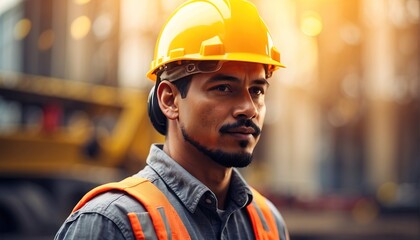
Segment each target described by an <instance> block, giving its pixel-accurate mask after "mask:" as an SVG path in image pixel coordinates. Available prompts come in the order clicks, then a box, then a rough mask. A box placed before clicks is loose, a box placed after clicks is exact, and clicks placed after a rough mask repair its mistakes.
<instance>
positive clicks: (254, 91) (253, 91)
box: [249, 87, 264, 95]
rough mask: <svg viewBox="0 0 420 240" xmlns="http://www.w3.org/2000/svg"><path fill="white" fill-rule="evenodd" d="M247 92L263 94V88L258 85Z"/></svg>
mask: <svg viewBox="0 0 420 240" xmlns="http://www.w3.org/2000/svg"><path fill="white" fill-rule="evenodd" d="M249 92H250V93H251V94H253V95H263V94H264V89H262V88H260V87H253V88H251V89H250V90H249Z"/></svg>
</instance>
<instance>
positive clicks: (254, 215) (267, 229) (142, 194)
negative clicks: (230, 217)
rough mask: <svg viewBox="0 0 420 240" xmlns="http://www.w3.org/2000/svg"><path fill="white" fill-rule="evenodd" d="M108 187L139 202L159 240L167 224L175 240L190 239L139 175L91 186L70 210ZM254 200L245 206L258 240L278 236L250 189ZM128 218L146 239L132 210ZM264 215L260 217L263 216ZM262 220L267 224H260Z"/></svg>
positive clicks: (172, 211) (263, 202) (164, 201)
mask: <svg viewBox="0 0 420 240" xmlns="http://www.w3.org/2000/svg"><path fill="white" fill-rule="evenodd" d="M111 190H119V191H123V192H125V193H127V194H129V195H130V196H132V197H134V198H135V199H136V200H137V201H139V202H140V203H141V204H142V205H143V206H144V208H145V209H146V211H147V212H148V213H149V216H150V218H151V220H152V223H153V226H154V229H155V232H156V235H157V238H158V239H159V240H167V239H168V233H167V231H166V229H167V227H169V229H170V234H171V237H172V239H174V240H188V239H191V238H190V235H189V234H188V231H187V229H186V228H185V226H184V224H183V223H182V220H181V218H180V217H179V216H178V214H177V212H176V210H175V209H174V207H173V206H172V205H171V203H170V202H169V201H168V199H167V198H166V196H165V195H164V194H163V193H162V192H161V191H160V190H159V189H158V188H157V187H156V186H155V185H153V183H151V182H150V181H149V180H147V179H145V178H139V177H128V178H126V179H124V180H122V181H120V182H114V183H108V184H105V185H101V186H99V187H96V188H94V189H93V190H91V191H90V192H88V193H87V194H86V195H85V196H84V197H83V198H82V199H81V200H80V201H79V203H78V204H77V205H76V206H75V207H74V209H73V211H72V213H73V212H75V211H77V210H78V209H80V208H81V207H83V206H84V205H85V204H86V203H87V202H88V201H89V200H91V199H92V198H94V197H95V196H97V195H99V194H101V193H104V192H108V191H111ZM252 193H253V196H254V201H253V202H252V203H251V204H249V205H248V206H247V207H246V209H247V211H248V214H249V216H250V219H251V223H252V227H253V230H254V233H255V238H256V239H257V240H274V239H279V234H278V229H277V225H276V222H275V219H274V217H273V215H272V213H271V210H270V208H269V206H268V205H267V203H266V200H265V198H264V197H263V196H262V195H261V194H260V193H258V192H257V191H256V190H255V189H252ZM158 208H160V209H162V208H163V211H164V214H165V216H166V217H167V219H168V225H169V226H166V225H165V221H164V220H163V218H162V216H161V214H160V213H159V211H158ZM128 218H129V220H130V223H131V227H132V229H133V233H134V236H135V238H136V239H145V236H144V234H143V230H142V227H141V225H140V221H139V220H138V218H137V216H136V214H135V213H128ZM262 218H263V219H262ZM263 221H265V223H266V224H263Z"/></svg>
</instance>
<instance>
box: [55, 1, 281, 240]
mask: <svg viewBox="0 0 420 240" xmlns="http://www.w3.org/2000/svg"><path fill="white" fill-rule="evenodd" d="M279 67H283V65H282V64H281V63H280V53H279V52H278V50H277V49H276V48H275V47H274V46H273V43H272V39H271V37H270V34H269V32H268V30H267V27H266V25H265V24H264V22H263V20H262V19H261V17H260V16H259V14H258V12H257V9H256V8H255V6H254V5H253V4H251V3H250V2H248V1H246V0H191V1H188V2H185V3H184V4H182V5H181V6H180V7H179V8H178V9H177V10H175V12H174V13H173V14H172V15H171V17H170V18H169V20H168V22H167V23H166V25H165V26H164V27H163V29H162V31H161V33H160V35H159V38H158V41H157V44H156V49H155V55H154V60H153V61H152V63H151V69H150V71H149V72H148V73H147V76H148V77H149V78H150V79H152V80H154V81H156V83H155V86H154V88H153V89H152V90H151V92H150V96H149V101H148V108H149V109H148V110H149V116H150V119H151V122H152V123H153V126H154V127H155V128H156V130H157V131H159V132H160V133H162V134H163V135H165V136H166V137H165V142H164V144H163V145H160V144H154V145H152V146H151V149H150V154H149V156H148V158H147V166H146V167H145V168H144V169H143V170H141V171H140V172H139V173H137V174H136V175H134V176H132V177H129V178H127V179H125V180H123V181H121V182H119V183H110V184H106V185H103V186H100V187H98V188H96V189H94V190H92V191H91V192H89V193H88V194H87V195H86V196H85V197H84V198H83V199H82V200H81V201H80V202H79V204H78V205H77V206H76V207H75V209H74V210H73V212H72V214H71V215H70V216H69V217H68V218H67V220H66V221H65V223H64V224H63V225H62V227H61V228H60V230H59V232H58V233H57V235H56V239H182V240H184V239H200V240H202V239H234V240H238V239H241V240H243V239H288V233H287V230H286V227H285V223H284V221H283V219H282V217H281V215H280V214H279V212H278V210H277V209H276V208H275V207H274V205H273V204H272V203H271V202H270V201H269V200H267V199H266V198H265V197H263V196H262V195H260V194H259V193H258V192H257V191H256V190H254V189H252V188H251V187H250V186H249V185H248V184H247V183H246V182H245V180H244V179H243V178H242V177H241V175H240V173H239V172H238V171H237V170H236V168H240V167H245V166H247V165H249V164H250V163H251V161H252V154H253V151H254V148H255V146H256V144H257V142H258V140H259V138H260V133H261V129H262V126H263V121H264V116H265V113H266V107H265V99H264V98H265V94H266V91H267V88H268V86H269V83H268V78H270V77H271V75H272V73H273V71H275V70H277V69H278V68H279Z"/></svg>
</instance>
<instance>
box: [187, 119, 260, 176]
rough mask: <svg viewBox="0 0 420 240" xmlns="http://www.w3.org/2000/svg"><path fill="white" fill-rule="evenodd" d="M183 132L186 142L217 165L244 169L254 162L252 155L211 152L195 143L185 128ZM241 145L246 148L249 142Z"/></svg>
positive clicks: (219, 151)
mask: <svg viewBox="0 0 420 240" xmlns="http://www.w3.org/2000/svg"><path fill="white" fill-rule="evenodd" d="M181 131H182V136H183V137H184V140H185V141H186V142H189V143H190V144H191V145H193V146H194V147H195V148H196V149H197V150H199V151H200V152H202V153H204V154H205V155H207V156H208V157H210V159H212V160H213V161H215V162H216V163H218V164H220V165H222V166H224V167H228V168H231V167H236V168H243V167H246V166H248V165H249V164H250V163H251V162H252V159H253V156H252V154H250V153H227V152H223V151H221V150H211V149H208V148H206V147H205V146H203V145H201V144H200V143H199V142H197V141H195V140H194V139H192V137H190V136H189V135H188V134H187V132H186V131H185V129H184V127H181ZM239 144H240V146H241V147H243V148H244V147H246V146H247V145H248V142H247V141H243V142H242V141H241V142H240V143H239Z"/></svg>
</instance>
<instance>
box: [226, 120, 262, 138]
mask: <svg viewBox="0 0 420 240" xmlns="http://www.w3.org/2000/svg"><path fill="white" fill-rule="evenodd" d="M239 127H251V128H252V129H254V131H255V133H254V134H253V135H255V136H258V135H260V134H261V128H260V127H258V126H257V124H255V123H254V122H253V121H252V120H251V119H239V120H238V121H237V122H235V123H230V124H225V125H223V126H222V127H221V128H220V130H219V132H221V133H227V132H229V130H231V129H235V128H239Z"/></svg>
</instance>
